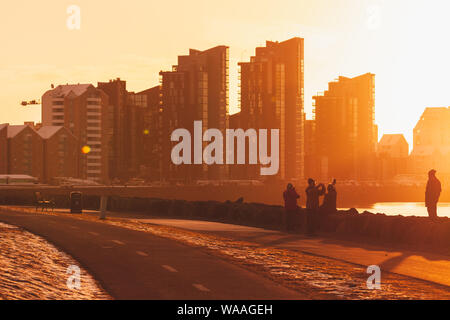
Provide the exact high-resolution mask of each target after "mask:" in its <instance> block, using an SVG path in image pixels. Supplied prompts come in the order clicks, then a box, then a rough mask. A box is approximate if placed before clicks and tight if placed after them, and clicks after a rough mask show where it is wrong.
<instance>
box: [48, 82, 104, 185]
mask: <svg viewBox="0 0 450 320" xmlns="http://www.w3.org/2000/svg"><path fill="white" fill-rule="evenodd" d="M109 111H110V107H109V97H108V95H107V94H106V93H105V92H104V91H102V90H100V89H98V88H96V87H94V86H93V85H92V84H67V85H59V86H57V87H56V88H52V89H51V90H49V91H47V92H46V93H45V94H44V95H43V96H42V125H43V126H64V127H65V128H67V129H68V130H69V131H70V132H71V133H72V134H73V135H74V136H75V137H76V138H77V139H78V146H79V148H78V150H79V151H80V152H79V166H78V176H79V177H80V178H82V179H87V180H93V181H96V182H102V183H105V182H108V181H109V144H110V139H111V131H112V129H111V127H112V125H111V119H110V112H109Z"/></svg>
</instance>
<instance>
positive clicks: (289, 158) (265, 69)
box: [239, 38, 305, 180]
mask: <svg viewBox="0 0 450 320" xmlns="http://www.w3.org/2000/svg"><path fill="white" fill-rule="evenodd" d="M239 66H240V105H241V119H240V121H241V125H242V126H243V128H246V129H248V128H254V129H256V130H257V129H279V130H280V131H279V134H280V136H279V137H280V141H279V145H280V162H279V163H280V168H279V173H278V178H280V179H289V180H292V179H301V178H303V177H304V166H305V164H304V158H305V150H304V143H305V142H304V41H303V39H302V38H292V39H289V40H286V41H283V42H272V41H267V42H266V46H265V47H258V48H256V53H255V56H252V57H251V58H250V62H241V63H239ZM247 168H248V170H247V178H257V177H259V170H258V168H257V166H248V167H247Z"/></svg>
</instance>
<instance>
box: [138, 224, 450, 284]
mask: <svg viewBox="0 0 450 320" xmlns="http://www.w3.org/2000/svg"><path fill="white" fill-rule="evenodd" d="M134 220H137V221H140V222H144V223H149V224H156V225H166V226H172V227H177V228H182V229H186V230H191V231H195V232H200V233H210V234H215V235H218V236H224V237H227V238H231V239H233V240H242V241H249V242H253V243H258V244H260V245H261V246H263V247H264V246H267V247H278V248H284V249H289V250H299V251H302V252H305V253H310V254H314V255H320V256H325V257H330V258H334V259H338V260H342V261H346V262H350V263H354V264H358V265H362V266H369V265H378V266H380V268H381V270H382V271H383V270H387V271H390V272H394V273H397V274H401V275H405V276H409V277H414V278H417V279H422V280H426V281H431V282H434V283H438V284H442V285H446V286H449V287H450V257H449V256H444V255H438V254H431V253H424V252H412V251H396V250H389V249H386V248H382V247H376V246H371V245H366V244H357V243H354V242H349V241H341V240H333V239H327V238H321V237H314V238H306V237H304V236H302V235H293V234H286V233H281V232H277V231H272V230H266V229H261V228H253V227H246V226H238V225H231V224H224V223H217V222H207V221H197V220H180V219H156V218H155V219H144V218H139V219H134Z"/></svg>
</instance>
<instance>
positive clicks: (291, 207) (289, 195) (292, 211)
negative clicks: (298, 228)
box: [283, 183, 300, 231]
mask: <svg viewBox="0 0 450 320" xmlns="http://www.w3.org/2000/svg"><path fill="white" fill-rule="evenodd" d="M298 198H300V196H299V195H298V193H297V191H295V188H294V186H293V185H292V184H291V183H288V185H287V187H286V190H285V191H284V192H283V199H284V209H285V214H284V228H285V230H286V231H293V229H294V219H295V215H296V213H297V210H298V206H297V199H298Z"/></svg>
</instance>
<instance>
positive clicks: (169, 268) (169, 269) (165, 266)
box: [162, 264, 178, 272]
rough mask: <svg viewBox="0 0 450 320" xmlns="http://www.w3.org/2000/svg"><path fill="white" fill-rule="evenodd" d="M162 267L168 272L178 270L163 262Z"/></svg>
mask: <svg viewBox="0 0 450 320" xmlns="http://www.w3.org/2000/svg"><path fill="white" fill-rule="evenodd" d="M162 267H163V268H164V269H166V270H168V271H170V272H178V270H177V269H175V268H172V267H171V266H168V265H165V264H164V265H163V266H162Z"/></svg>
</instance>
